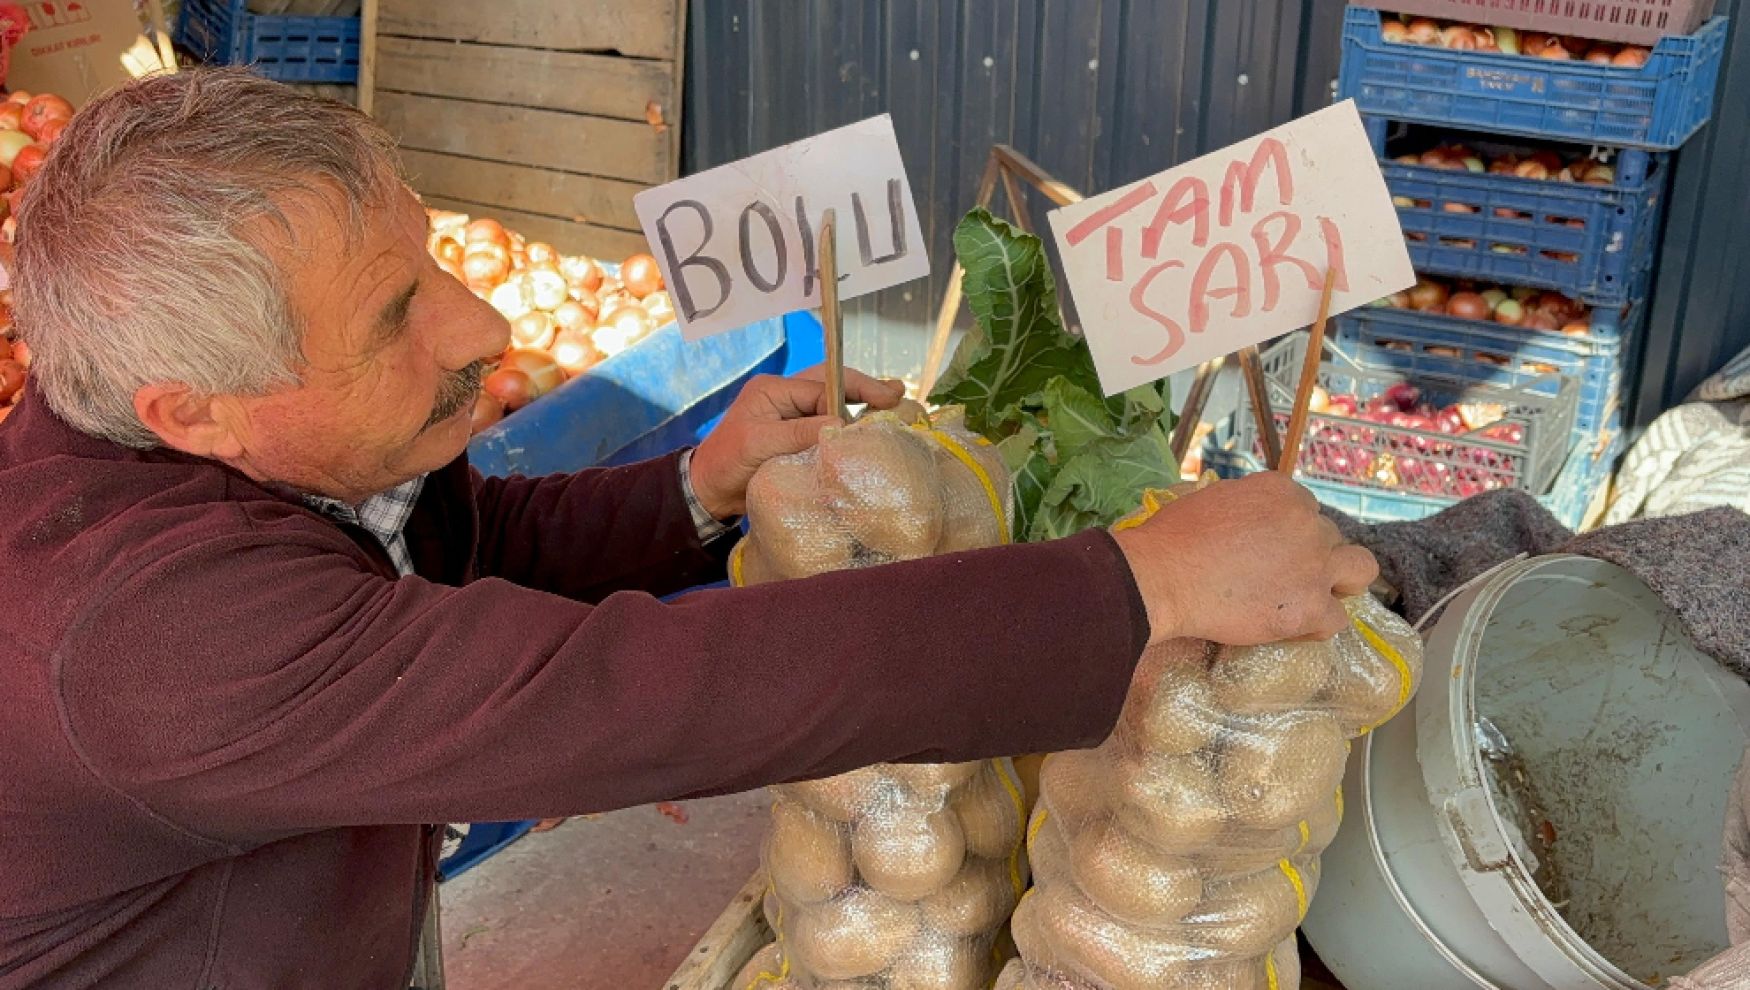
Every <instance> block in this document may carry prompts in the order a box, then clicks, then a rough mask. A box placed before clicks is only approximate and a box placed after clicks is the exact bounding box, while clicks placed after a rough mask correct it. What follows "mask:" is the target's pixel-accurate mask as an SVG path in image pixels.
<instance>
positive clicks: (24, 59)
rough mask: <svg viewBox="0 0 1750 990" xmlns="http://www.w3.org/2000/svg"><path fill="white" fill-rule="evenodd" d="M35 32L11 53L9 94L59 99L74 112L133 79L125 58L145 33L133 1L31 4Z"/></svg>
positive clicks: (64, 0)
mask: <svg viewBox="0 0 1750 990" xmlns="http://www.w3.org/2000/svg"><path fill="white" fill-rule="evenodd" d="M24 8H25V10H26V12H28V13H29V14H30V30H29V31H27V32H25V35H24V37H23V39H21V40H20V41H19V42H18V45H17V47H15V48H13V49H12V64H11V66H10V67H9V68H8V69H7V72H6V88H7V89H14V90H17V89H24V90H29V91H30V92H32V93H38V92H49V93H58V94H60V95H61V96H63V97H65V98H66V99H67V100H68V101H70V102H71V103H72V104H73V106H75V107H80V106H83V105H85V103H86V102H87V101H89V100H90V99H91V98H92V97H93V96H96V95H97V94H98V93H101V92H103V91H104V90H106V89H109V88H110V87H112V86H116V85H118V84H120V83H123V82H126V81H127V80H128V79H130V78H132V73H130V72H129V71H128V68H127V66H126V65H125V64H124V63H123V60H122V56H123V54H125V53H127V52H128V51H129V50H130V49H132V48H134V46H135V44H136V43H138V42H140V41H141V40H142V39H143V36H144V34H145V31H144V29H143V27H142V25H141V24H140V17H139V15H138V14H136V13H135V12H134V5H133V0H27V2H25V3H24Z"/></svg>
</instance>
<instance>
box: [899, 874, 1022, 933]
mask: <svg viewBox="0 0 1750 990" xmlns="http://www.w3.org/2000/svg"><path fill="white" fill-rule="evenodd" d="M1017 899H1018V895H1017V893H1016V891H1015V881H1014V875H1013V874H1012V873H1011V872H1010V870H1009V864H1008V863H1006V862H1004V861H1002V860H996V859H968V860H967V861H966V865H965V866H962V867H961V868H960V872H959V873H956V874H954V879H952V880H950V881H948V883H947V885H946V886H944V887H943V888H942V889H941V890H938V891H936V892H935V893H933V894H931V895H930V896H928V897H926V898H924V899H923V900H922V901H920V902H918V907H919V908H920V909H921V910H922V911H923V913H924V925H925V926H926V927H928V928H931V929H934V930H936V931H940V932H945V933H947V934H949V935H953V936H956V937H958V938H971V937H972V936H975V935H984V934H987V933H989V932H992V931H995V930H996V929H997V928H999V927H1001V926H1002V923H1003V922H1004V921H1005V920H1006V919H1007V918H1008V916H1009V912H1011V911H1013V910H1014V909H1015V901H1016V900H1017Z"/></svg>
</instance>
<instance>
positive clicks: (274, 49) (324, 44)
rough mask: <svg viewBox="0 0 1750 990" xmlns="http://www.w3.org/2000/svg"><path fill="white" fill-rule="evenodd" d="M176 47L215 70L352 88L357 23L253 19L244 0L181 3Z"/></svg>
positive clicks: (276, 17)
mask: <svg viewBox="0 0 1750 990" xmlns="http://www.w3.org/2000/svg"><path fill="white" fill-rule="evenodd" d="M176 43H177V44H178V45H181V46H182V47H184V48H186V49H188V50H189V51H191V52H193V53H194V54H195V55H196V56H198V57H199V58H200V59H201V61H203V62H207V63H209V64H213V65H245V66H248V67H250V68H251V69H253V70H255V71H256V72H259V73H260V74H262V75H264V76H266V77H267V78H269V79H277V80H279V81H280V82H288V83H356V82H357V81H358V76H359V19H358V18H357V17H295V16H289V15H280V14H252V13H250V12H249V7H248V0H183V3H182V9H181V11H180V12H179V13H178V14H177V17H176Z"/></svg>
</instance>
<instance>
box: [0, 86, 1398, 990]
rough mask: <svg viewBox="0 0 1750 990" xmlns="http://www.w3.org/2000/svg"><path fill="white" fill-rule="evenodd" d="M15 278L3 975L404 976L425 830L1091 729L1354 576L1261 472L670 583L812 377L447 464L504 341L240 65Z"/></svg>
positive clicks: (1, 681)
mask: <svg viewBox="0 0 1750 990" xmlns="http://www.w3.org/2000/svg"><path fill="white" fill-rule="evenodd" d="M17 267H18V271H17V273H16V281H17V284H18V289H17V303H18V306H17V319H18V324H19V327H20V328H21V330H22V332H23V334H24V336H25V339H26V340H27V341H28V342H29V343H30V345H31V347H32V349H33V353H34V355H35V364H34V367H33V370H32V376H31V380H30V385H29V389H30V390H29V392H28V394H27V395H26V396H25V398H24V401H23V404H22V405H21V406H20V407H19V408H18V409H17V410H16V411H15V413H14V414H13V416H12V417H10V419H9V420H8V421H7V422H6V423H5V424H4V425H3V426H0V506H4V508H5V514H4V521H3V522H0V601H4V602H5V606H6V608H5V614H6V620H5V621H4V623H0V697H4V698H5V717H4V719H3V720H0V753H3V754H4V757H3V759H0V988H22V987H33V988H34V987H88V986H93V985H102V986H127V987H152V988H171V987H186V988H189V990H201V988H209V987H210V988H219V987H222V988H225V990H248V988H287V987H313V988H348V990H352V988H381V990H392V988H400V987H405V986H406V985H407V980H408V974H409V971H410V965H411V960H412V958H413V953H414V945H415V941H416V937H417V934H418V931H419V928H420V922H421V918H422V916H423V914H424V910H425V907H424V905H425V904H426V901H427V898H428V895H429V892H430V889H431V884H432V876H433V860H434V854H435V850H436V848H437V839H436V837H435V834H434V832H435V830H434V829H433V828H432V827H431V826H429V825H425V824H421V823H430V822H445V821H484V820H501V819H514V818H533V817H543V816H557V815H567V814H575V813H581V812H591V811H601V810H606V809H611V808H620V807H625V806H629V805H635V804H639V803H643V802H648V801H652V800H655V799H659V798H680V797H688V796H696V795H702V794H710V793H717V792H728V791H738V790H745V789H748V788H753V787H757V786H759V785H762V784H768V783H772V782H774V781H783V780H792V779H802V778H808V777H816V776H822V775H826V774H832V773H836V772H841V771H845V770H849V769H852V768H854V767H859V766H863V765H866V764H870V763H875V762H880V761H896V760H969V759H973V758H978V757H987V756H993V755H998V754H1004V753H1016V752H1031V751H1039V750H1049V749H1064V748H1072V747H1078V746H1086V745H1090V744H1093V743H1095V742H1097V741H1098V740H1100V739H1101V738H1103V737H1104V736H1105V735H1106V733H1107V732H1108V731H1109V730H1110V729H1111V727H1112V725H1113V723H1114V721H1115V720H1116V717H1117V714H1118V709H1119V706H1120V704H1121V703H1122V700H1123V697H1124V693H1125V689H1126V686H1127V684H1128V681H1129V678H1130V676H1131V673H1132V670H1133V667H1134V666H1135V663H1136V661H1137V659H1138V656H1139V654H1140V652H1141V651H1142V649H1143V648H1144V646H1145V645H1146V644H1148V643H1150V642H1157V641H1160V640H1163V639H1166V638H1169V637H1175V636H1199V637H1204V638H1209V639H1214V640H1217V641H1223V642H1234V643H1249V642H1260V641H1267V640H1273V639H1278V638H1284V637H1293V636H1302V635H1329V634H1331V633H1334V632H1335V631H1336V630H1337V629H1339V628H1340V627H1341V626H1342V624H1343V622H1344V621H1345V620H1344V613H1343V611H1342V608H1341V606H1340V603H1339V601H1338V597H1337V596H1340V595H1344V594H1349V593H1355V592H1359V591H1361V590H1363V589H1364V588H1366V587H1367V586H1368V584H1369V582H1370V581H1371V580H1372V579H1373V576H1374V565H1373V561H1372V558H1371V557H1369V556H1368V555H1367V554H1366V553H1365V552H1364V551H1362V550H1359V549H1357V548H1353V547H1345V546H1342V545H1341V543H1340V541H1339V540H1338V538H1337V535H1336V533H1335V531H1334V529H1333V528H1332V527H1330V526H1329V525H1328V524H1326V523H1325V522H1323V521H1322V520H1321V519H1320V518H1319V516H1318V514H1317V511H1316V507H1315V506H1314V504H1313V501H1312V499H1311V498H1310V497H1309V496H1307V495H1306V494H1305V493H1304V492H1303V491H1301V490H1300V489H1298V488H1296V487H1295V486H1293V485H1292V484H1289V483H1287V482H1284V481H1281V480H1278V479H1275V478H1270V477H1260V478H1257V479H1252V480H1247V481H1243V482H1233V483H1226V484H1223V485H1220V486H1218V487H1217V488H1215V489H1213V490H1211V491H1208V492H1205V493H1201V494H1198V495H1195V496H1192V497H1190V498H1188V499H1185V500H1183V501H1181V502H1177V503H1174V504H1173V505H1172V506H1170V507H1169V508H1168V509H1167V510H1166V511H1163V512H1161V513H1160V514H1159V515H1158V516H1157V517H1155V518H1154V519H1153V520H1152V521H1150V522H1149V523H1148V524H1146V525H1144V526H1141V527H1139V528H1136V529H1132V530H1129V531H1126V532H1124V533H1122V534H1119V535H1118V536H1117V537H1116V538H1115V537H1113V536H1111V535H1108V534H1107V533H1105V532H1099V531H1095V532H1088V533H1085V534H1083V535H1080V536H1077V537H1074V538H1072V539H1066V540H1062V541H1058V542H1054V543H1044V544H1035V545H1028V546H1016V547H1008V548H1003V549H998V550H989V551H983V552H976V553H965V554H956V555H952V556H950V557H945V558H937V559H933V560H925V561H917V562H912V563H903V564H895V565H892V566H890V567H884V568H878V569H872V570H864V571H857V572H851V573H842V574H832V575H828V576H824V577H820V578H816V579H813V580H809V581H798V582H792V583H786V584H778V585H771V586H765V587H759V588H753V589H747V590H726V591H710V592H703V593H699V594H694V595H691V596H687V597H684V598H682V599H680V600H678V601H675V602H673V603H667V604H665V603H664V602H662V601H660V600H658V598H657V597H655V596H656V595H659V594H663V593H667V592H672V591H676V590H679V589H684V588H687V587H690V586H694V585H697V584H699V583H702V582H706V581H708V580H711V579H715V578H717V577H719V576H720V575H721V573H722V561H723V557H724V551H725V550H726V547H725V546H724V544H725V543H727V542H728V541H726V540H719V539H716V538H715V537H716V536H717V534H718V533H719V532H720V531H721V529H722V528H723V527H722V524H721V523H720V522H719V521H720V520H731V519H733V517H734V516H735V515H736V514H737V513H738V512H740V511H741V508H742V499H743V492H744V489H745V487H746V485H747V482H748V478H749V476H750V475H751V474H752V473H753V471H754V470H755V468H757V467H758V466H759V464H760V463H761V462H762V461H764V460H765V459H767V458H770V457H773V456H775V455H779V454H785V453H789V452H793V451H797V450H800V449H803V448H805V447H807V446H808V445H809V444H810V443H812V442H813V440H814V439H815V437H816V435H817V434H818V431H819V428H820V426H821V425H822V424H823V423H825V422H827V420H826V419H825V418H824V417H823V416H822V415H821V413H822V412H823V411H824V409H825V408H826V406H825V403H824V402H823V398H822V388H821V386H820V385H819V384H818V383H816V382H812V381H784V380H767V379H762V380H759V381H756V382H754V383H753V384H752V385H750V386H749V387H748V388H747V389H746V390H745V391H744V392H743V393H742V395H741V396H740V397H739V398H738V399H737V400H736V402H735V404H734V405H733V407H732V408H731V410H730V411H729V413H728V414H727V416H726V417H725V420H724V422H723V425H722V427H721V428H720V429H719V430H717V431H716V432H715V433H713V434H712V436H711V437H710V439H708V440H706V441H705V442H704V443H702V444H701V445H700V446H699V447H698V448H697V449H696V450H694V451H692V452H690V453H679V454H676V455H674V456H670V457H665V458H662V459H659V460H656V461H652V462H649V463H644V464H638V465H634V466H631V467H625V468H617V469H611V470H595V471H583V472H580V473H577V474H574V475H568V476H561V477H547V478H508V479H505V478H483V477H481V476H480V475H479V474H478V473H476V472H473V471H471V470H470V469H469V467H468V462H467V460H466V458H465V456H464V454H463V450H464V447H465V445H466V442H467V439H468V420H469V416H468V411H469V407H470V405H471V404H472V402H473V399H474V396H475V394H476V390H477V387H478V383H479V378H480V371H481V368H482V363H483V362H485V361H488V360H490V359H491V358H492V357H493V356H494V355H496V354H498V353H499V352H500V351H501V350H502V349H503V348H504V347H505V346H506V340H507V328H506V326H505V323H504V321H503V320H501V319H500V318H499V317H498V316H497V315H496V314H495V313H494V312H493V310H492V309H491V308H490V307H488V306H487V305H486V304H484V303H482V302H480V301H479V300H477V299H476V298H474V296H473V295H471V294H470V293H469V291H468V290H467V289H466V288H465V287H463V286H462V285H461V284H460V283H458V282H456V281H455V280H454V279H452V278H450V277H449V276H448V275H446V274H445V273H444V272H443V271H442V270H441V269H440V268H439V267H438V266H437V265H436V264H435V263H434V261H433V260H432V259H431V258H430V257H428V256H427V254H426V251H425V217H424V213H423V212H422V210H421V208H420V205H419V203H418V201H417V200H416V199H415V197H414V196H413V195H412V194H411V193H410V192H409V191H408V189H407V187H406V186H405V185H404V184H403V182H402V180H401V178H400V177H399V174H398V172H397V163H396V156H395V150H394V147H393V145H392V143H391V141H390V139H389V137H388V136H387V135H386V134H384V133H383V132H382V131H381V130H380V129H378V128H377V127H376V126H375V125H374V124H373V123H372V122H371V121H370V120H369V119H367V118H366V117H364V116H362V115H360V114H358V113H357V112H356V111H354V110H352V109H350V108H347V107H343V106H341V105H338V104H334V103H328V102H321V101H317V100H313V99H309V98H306V97H303V96H300V95H298V94H296V93H294V92H293V91H291V90H289V89H286V88H284V87H281V86H279V85H277V84H274V83H269V82H266V81H262V80H260V79H256V78H253V77H251V76H249V75H246V74H242V73H237V72H211V73H191V74H185V75H178V76H174V77H166V78H159V79H153V80H149V81H145V82H140V83H136V84H133V85H130V86H128V87H125V88H123V89H121V90H119V91H116V92H113V93H111V94H109V95H107V96H105V97H103V98H101V99H99V100H98V101H96V102H95V103H93V104H92V105H91V106H89V107H87V108H86V109H85V110H84V111H83V112H81V113H80V114H79V115H78V117H77V118H76V119H75V120H74V121H73V123H72V125H71V126H70V127H68V129H67V130H66V132H65V133H64V134H63V135H62V137H61V138H60V141H59V143H58V144H57V145H56V147H55V150H54V153H53V154H52V155H51V156H50V158H49V161H48V163H47V164H46V165H45V166H44V168H43V170H42V172H41V173H40V174H39V175H38V176H37V177H36V179H35V180H34V182H33V185H32V187H31V192H30V194H29V195H28V196H27V197H26V198H25V203H24V205H23V209H22V216H21V217H20V219H19V227H18V244H17ZM851 381H852V385H853V387H854V390H855V392H856V395H855V398H856V399H859V400H862V401H865V402H868V403H870V404H872V405H874V406H877V407H883V406H889V405H892V404H893V403H894V402H896V401H897V399H898V398H899V390H898V388H897V387H896V386H894V385H892V384H889V383H883V382H879V381H874V380H871V379H869V378H865V377H861V376H854V377H853V378H852V379H851Z"/></svg>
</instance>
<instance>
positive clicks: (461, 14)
mask: <svg viewBox="0 0 1750 990" xmlns="http://www.w3.org/2000/svg"><path fill="white" fill-rule="evenodd" d="M680 3H681V0H637V2H634V3H627V2H625V0H566V2H564V3H554V2H553V0H493V2H491V3H460V2H456V0H441V2H436V3H434V2H432V0H382V12H381V14H380V15H379V20H378V26H379V29H380V30H381V31H382V32H383V34H385V35H390V34H398V35H404V36H407V37H411V38H438V39H442V40H447V41H479V42H484V43H486V44H489V45H517V46H521V47H524V48H546V49H551V50H553V51H566V52H619V53H620V54H621V55H630V56H633V57H635V58H658V59H675V58H679V57H680V54H681V53H680V49H679V46H677V45H676V43H675V39H676V36H677V31H676V30H675V22H676V21H677V20H678V19H679V17H680V16H681V15H680Z"/></svg>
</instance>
